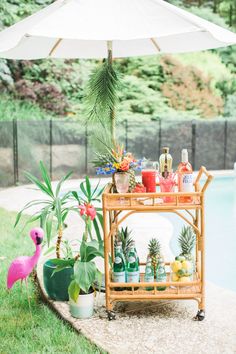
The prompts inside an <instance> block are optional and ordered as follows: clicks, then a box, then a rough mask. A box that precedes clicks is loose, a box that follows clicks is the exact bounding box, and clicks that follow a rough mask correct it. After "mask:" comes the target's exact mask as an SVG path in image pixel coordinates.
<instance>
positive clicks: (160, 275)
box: [156, 258, 166, 291]
mask: <svg viewBox="0 0 236 354" xmlns="http://www.w3.org/2000/svg"><path fill="white" fill-rule="evenodd" d="M156 281H157V282H163V283H165V282H166V269H165V262H164V260H163V258H159V262H158V265H157V272H156ZM157 290H159V291H163V290H166V286H158V287H157Z"/></svg>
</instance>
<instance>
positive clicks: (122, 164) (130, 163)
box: [93, 145, 142, 175]
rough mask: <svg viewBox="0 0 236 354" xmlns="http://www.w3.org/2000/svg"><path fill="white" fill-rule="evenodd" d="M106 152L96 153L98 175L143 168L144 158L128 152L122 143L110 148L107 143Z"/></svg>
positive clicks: (95, 162)
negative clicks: (136, 157) (138, 157)
mask: <svg viewBox="0 0 236 354" xmlns="http://www.w3.org/2000/svg"><path fill="white" fill-rule="evenodd" d="M105 149H106V152H105V153H99V152H97V153H96V156H97V159H96V160H94V161H93V162H94V165H95V166H96V174H97V175H110V174H113V173H115V172H127V171H129V170H131V169H132V170H141V164H142V159H139V160H136V159H135V158H134V156H133V154H132V153H130V152H126V151H125V150H124V147H123V146H122V145H116V148H115V149H113V148H110V147H108V146H107V145H105Z"/></svg>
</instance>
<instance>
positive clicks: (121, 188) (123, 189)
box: [114, 172, 129, 202]
mask: <svg viewBox="0 0 236 354" xmlns="http://www.w3.org/2000/svg"><path fill="white" fill-rule="evenodd" d="M114 180H115V185H116V190H117V192H118V193H127V192H128V191H129V174H128V173H125V172H116V173H115V174H114ZM120 201H121V202H123V201H124V198H120Z"/></svg>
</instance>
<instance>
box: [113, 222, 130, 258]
mask: <svg viewBox="0 0 236 354" xmlns="http://www.w3.org/2000/svg"><path fill="white" fill-rule="evenodd" d="M131 233H132V231H131V230H128V227H126V228H123V227H122V228H121V230H120V231H118V234H117V235H116V238H115V246H116V244H117V242H122V250H123V253H124V256H125V259H127V257H128V253H129V250H130V248H131V247H132V246H133V244H134V240H133V238H132V236H131Z"/></svg>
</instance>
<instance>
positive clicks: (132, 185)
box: [127, 169, 136, 192]
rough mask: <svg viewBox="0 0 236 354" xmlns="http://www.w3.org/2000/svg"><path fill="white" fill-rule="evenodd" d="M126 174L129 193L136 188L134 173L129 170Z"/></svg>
mask: <svg viewBox="0 0 236 354" xmlns="http://www.w3.org/2000/svg"><path fill="white" fill-rule="evenodd" d="M127 173H128V174H129V192H131V191H132V190H133V189H134V188H135V187H136V180H135V172H134V170H132V169H129V170H128V171H127Z"/></svg>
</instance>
